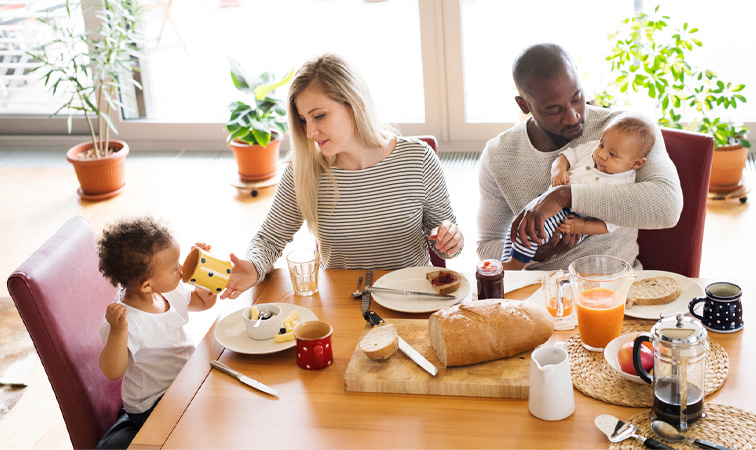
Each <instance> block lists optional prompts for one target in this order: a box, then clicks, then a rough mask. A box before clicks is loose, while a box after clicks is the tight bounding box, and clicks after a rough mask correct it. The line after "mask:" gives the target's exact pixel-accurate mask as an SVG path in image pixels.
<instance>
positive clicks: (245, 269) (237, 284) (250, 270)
mask: <svg viewBox="0 0 756 450" xmlns="http://www.w3.org/2000/svg"><path fill="white" fill-rule="evenodd" d="M231 263H232V264H233V265H234V267H233V268H232V269H231V275H229V277H228V285H227V286H226V290H225V291H223V293H221V296H220V298H222V299H224V298H231V299H234V298H237V297H238V296H240V295H241V293H242V292H244V291H246V290H247V289H249V288H251V287H252V286H254V285H255V283H257V279H258V278H260V275H259V274H258V273H257V268H256V267H255V265H254V264H252V262H251V261H247V260H246V259H239V258H237V257H236V255H234V254H233V253H231Z"/></svg>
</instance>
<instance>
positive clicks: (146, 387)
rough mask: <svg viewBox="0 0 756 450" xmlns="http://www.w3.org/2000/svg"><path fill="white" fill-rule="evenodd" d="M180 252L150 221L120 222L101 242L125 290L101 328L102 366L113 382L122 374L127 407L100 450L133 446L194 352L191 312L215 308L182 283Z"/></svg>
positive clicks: (208, 296) (106, 270) (111, 276)
mask: <svg viewBox="0 0 756 450" xmlns="http://www.w3.org/2000/svg"><path fill="white" fill-rule="evenodd" d="M197 246H198V247H200V248H202V249H204V250H210V246H209V245H206V244H202V243H198V244H197ZM180 252H181V251H180V248H179V244H178V242H176V240H175V239H174V238H173V236H172V235H171V233H170V231H169V230H168V228H166V226H165V225H163V224H162V223H160V222H158V221H157V220H155V219H154V218H152V217H141V218H135V219H126V220H121V221H119V222H117V223H115V224H114V225H112V226H110V227H109V228H107V229H106V230H105V231H104V232H103V235H102V238H101V239H100V241H99V242H98V253H99V258H100V264H99V266H100V271H101V272H102V273H103V275H105V277H106V278H107V279H108V280H110V282H111V283H113V285H115V286H120V290H119V292H118V293H117V294H116V297H115V299H114V300H113V303H111V304H110V305H108V308H107V310H106V312H105V318H104V319H103V322H102V328H101V330H100V333H101V335H102V338H103V342H104V343H105V348H104V349H103V350H102V353H101V354H100V368H101V369H102V373H104V374H105V376H106V377H108V378H110V379H111V380H114V379H117V378H119V377H121V376H123V381H122V384H121V398H122V400H123V408H122V409H121V411H120V412H119V415H118V420H117V421H116V423H115V424H114V425H113V426H112V427H111V428H110V430H108V431H107V432H106V433H105V435H104V436H103V437H102V439H101V440H100V442H99V443H98V444H97V447H98V448H126V447H128V446H129V444H130V443H131V441H132V439H133V438H134V436H136V434H137V432H138V431H139V429H140V428H141V427H142V425H143V424H144V422H145V421H146V420H147V418H148V417H149V415H150V413H151V412H152V410H153V409H154V408H155V405H156V404H157V402H158V401H159V400H160V398H161V397H162V395H163V394H164V393H165V391H166V390H167V389H168V387H169V386H170V384H171V383H172V382H173V380H174V379H175V378H176V376H177V375H178V373H179V372H180V371H181V368H182V367H183V366H184V363H186V361H187V360H188V359H189V357H190V356H191V354H192V352H193V351H194V345H193V344H192V343H191V342H190V341H189V339H188V337H187V335H186V333H185V331H184V328H183V326H184V324H186V323H187V322H188V321H189V314H188V311H203V310H206V309H208V308H211V307H212V306H213V305H214V304H215V301H216V299H217V296H216V295H215V294H212V293H210V292H208V291H205V290H203V289H198V290H194V289H187V287H186V286H185V285H184V283H182V282H181V264H180V263H179V256H180Z"/></svg>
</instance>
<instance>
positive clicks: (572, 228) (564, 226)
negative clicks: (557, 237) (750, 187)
mask: <svg viewBox="0 0 756 450" xmlns="http://www.w3.org/2000/svg"><path fill="white" fill-rule="evenodd" d="M582 221H583V219H580V218H579V217H576V216H573V215H572V214H570V215H569V216H567V218H565V219H563V220H562V223H560V224H559V226H558V227H557V230H559V231H561V232H562V233H564V234H577V228H578V227H579V226H580V223H581V222H582Z"/></svg>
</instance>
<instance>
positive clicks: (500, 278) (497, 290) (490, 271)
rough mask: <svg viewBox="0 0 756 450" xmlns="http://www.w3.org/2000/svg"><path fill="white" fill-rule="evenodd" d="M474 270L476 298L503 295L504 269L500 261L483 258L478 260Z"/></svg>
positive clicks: (501, 296) (500, 296)
mask: <svg viewBox="0 0 756 450" xmlns="http://www.w3.org/2000/svg"><path fill="white" fill-rule="evenodd" d="M476 269H477V270H476V271H475V279H477V280H478V300H484V299H487V298H503V297H504V270H503V269H502V267H501V261H499V260H496V259H484V260H483V261H481V262H479V263H478V265H477V267H476Z"/></svg>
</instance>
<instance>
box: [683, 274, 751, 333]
mask: <svg viewBox="0 0 756 450" xmlns="http://www.w3.org/2000/svg"><path fill="white" fill-rule="evenodd" d="M741 294H742V291H741V289H740V286H738V285H736V284H732V283H726V282H718V283H712V284H710V285H708V286H706V297H699V298H694V299H693V300H692V301H691V302H690V303H689V304H688V310H690V314H691V315H693V317H695V318H697V319H698V320H700V321H701V323H702V324H703V326H705V327H706V328H708V329H709V330H711V331H715V332H717V333H734V332H736V331H738V330H740V329H741V328H743V304H742V303H741V301H740V296H741ZM699 303H703V314H698V313H696V312H695V311H694V309H695V307H696V305H697V304H699Z"/></svg>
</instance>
